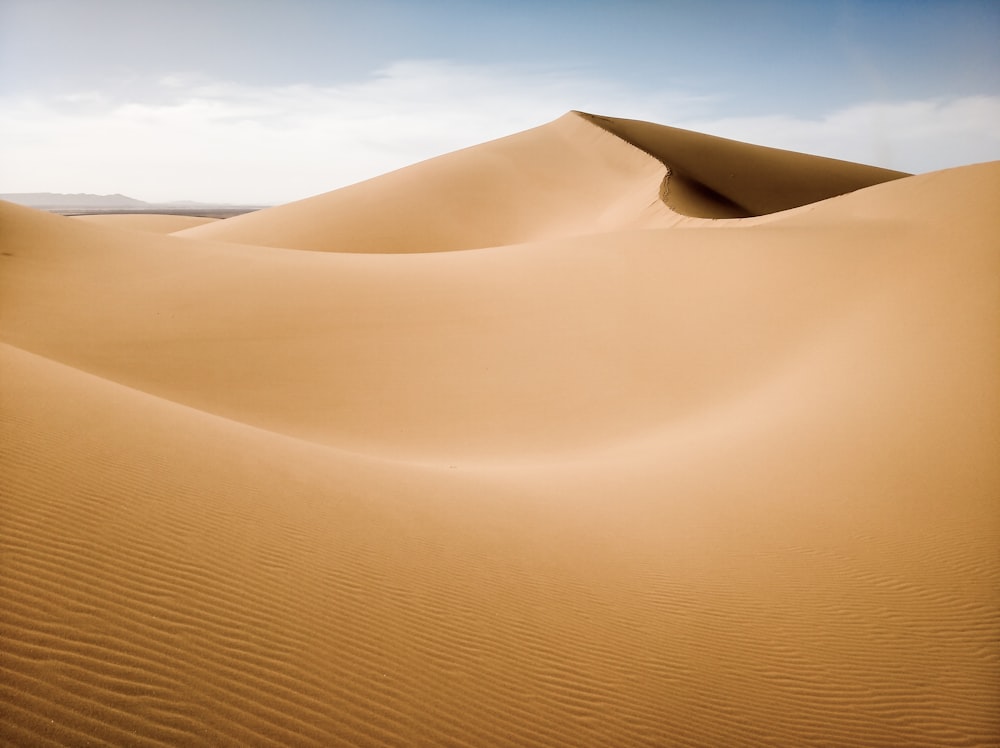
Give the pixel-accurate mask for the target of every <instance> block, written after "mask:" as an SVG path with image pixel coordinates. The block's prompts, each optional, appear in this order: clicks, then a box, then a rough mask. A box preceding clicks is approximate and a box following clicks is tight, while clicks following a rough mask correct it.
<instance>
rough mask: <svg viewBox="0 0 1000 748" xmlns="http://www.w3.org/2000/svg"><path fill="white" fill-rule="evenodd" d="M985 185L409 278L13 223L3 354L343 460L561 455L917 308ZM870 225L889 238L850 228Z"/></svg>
mask: <svg viewBox="0 0 1000 748" xmlns="http://www.w3.org/2000/svg"><path fill="white" fill-rule="evenodd" d="M995 170H996V167H995V166H984V167H978V168H969V169H966V170H957V171H953V172H943V173H939V174H933V175H926V176H921V177H914V178H911V179H910V180H905V181H903V182H896V183H890V184H886V185H883V186H880V187H876V188H872V189H870V190H868V191H866V192H864V193H856V194H854V195H849V196H845V197H843V198H839V199H838V200H834V201H831V202H829V203H825V204H822V205H817V206H815V207H814V209H813V212H812V213H810V214H809V217H808V219H807V220H808V221H812V222H814V223H817V222H819V223H822V224H823V231H822V232H817V231H812V230H811V229H809V228H808V226H804V227H803V226H800V225H794V222H793V221H792V218H793V217H792V216H790V217H789V222H790V223H789V224H788V225H786V223H783V222H780V221H779V222H777V223H771V224H768V225H762V226H748V227H746V228H728V229H725V236H723V235H721V234H720V233H719V231H722V230H723V229H718V230H714V231H713V230H707V229H706V230H698V229H655V230H652V229H648V230H642V231H634V230H633V231H626V232H610V233H601V234H596V235H592V236H587V237H577V238H574V239H557V240H550V241H548V242H536V243H532V244H528V245H523V246H518V247H505V248H495V249H490V250H483V251H479V252H474V253H463V254H460V255H454V256H447V255H443V254H440V253H428V254H420V255H413V256H410V257H405V258H404V257H399V258H395V259H393V258H385V257H382V256H379V255H376V254H372V255H358V254H318V253H308V252H289V251H286V250H277V249H273V250H272V249H261V248H252V247H237V246H226V245H221V244H214V245H213V244H209V243H194V242H192V241H184V240H182V239H180V238H175V237H151V239H150V241H148V242H146V243H144V244H143V245H142V246H141V247H137V246H136V243H135V238H134V235H133V234H132V232H116V231H111V230H101V229H98V228H96V227H92V226H88V227H86V228H87V231H86V232H83V231H82V228H83V227H76V226H73V225H67V223H68V222H67V221H65V220H63V219H60V218H58V217H53V216H47V215H42V214H37V213H34V212H32V211H28V210H26V209H20V208H16V207H9V208H8V209H7V214H6V216H5V223H6V224H7V226H8V229H7V230H8V232H9V234H10V236H11V237H12V239H14V241H15V242H16V241H18V237H19V236H23V237H24V238H23V239H22V240H21V242H22V243H23V244H24V245H25V249H23V250H22V252H23V253H24V256H23V257H22V256H15V257H13V258H9V260H8V266H9V271H8V272H7V273H6V274H5V278H4V284H5V286H7V287H6V288H4V289H3V293H4V299H5V300H4V302H3V308H4V309H6V310H9V311H7V314H8V316H9V317H10V322H8V324H7V325H6V330H5V337H6V339H8V340H10V341H11V342H14V343H15V344H17V345H20V346H22V347H25V348H27V349H30V350H33V351H36V352H39V353H41V354H43V355H46V356H50V357H53V358H57V359H58V360H61V361H65V362H67V363H71V364H72V365H74V366H79V367H81V368H83V369H85V370H87V371H92V372H94V373H98V374H100V375H102V376H106V377H109V378H111V379H114V380H115V381H119V382H122V383H124V384H128V385H129V386H133V387H137V388H139V389H142V390H145V391H148V392H153V393H156V394H160V395H163V396H166V397H169V398H170V399H173V400H177V401H180V402H184V403H187V404H190V405H192V406H195V407H199V408H203V409H205V410H208V411H211V412H214V413H218V414H220V415H225V416H227V417H231V418H235V419H237V420H241V421H246V422H248V423H253V424H255V425H259V426H264V427H266V428H269V429H273V430H277V431H281V432H282V433H288V434H294V435H297V436H301V437H304V438H308V439H312V440H316V441H321V442H324V443H330V444H336V445H340V446H344V447H349V448H352V449H363V450H374V451H377V452H381V451H386V450H387V451H389V452H390V453H392V452H394V451H395V450H397V449H399V450H402V451H403V452H405V453H406V454H414V455H416V454H424V453H430V454H436V453H438V452H441V453H444V454H445V455H450V454H465V455H470V454H474V455H480V456H483V457H490V456H494V457H495V456H496V455H498V454H506V453H508V452H512V451H514V452H522V453H528V454H533V453H537V452H538V451H539V450H541V451H552V450H560V449H565V448H569V447H570V446H580V445H584V444H592V443H600V442H602V441H605V440H615V439H619V438H621V437H622V436H623V435H628V434H632V433H636V432H640V431H643V430H646V429H649V428H655V427H658V426H660V425H662V424H664V423H669V422H672V421H673V420H676V419H678V418H682V417H685V416H687V415H689V414H690V413H692V412H697V411H698V410H700V409H703V408H707V407H712V406H713V404H716V403H719V402H721V401H723V400H725V399H727V398H734V397H738V396H740V395H741V394H745V393H746V392H747V391H749V390H752V388H754V387H757V386H759V385H760V383H761V382H762V381H766V380H767V378H768V377H770V376H774V375H775V374H776V373H777V372H779V371H781V370H782V369H783V368H785V367H788V366H791V365H793V364H794V363H795V362H796V361H797V356H799V355H801V353H802V352H803V350H805V349H808V348H811V347H815V346H818V345H820V344H822V342H823V341H824V340H826V339H827V338H828V337H830V336H836V335H838V334H844V333H845V331H849V330H850V329H853V328H852V326H853V325H856V324H867V322H865V321H864V319H865V318H864V316H863V314H864V310H865V309H866V308H867V306H868V305H870V304H872V303H874V301H873V300H874V299H878V298H884V297H887V296H889V297H891V296H895V295H902V296H905V295H906V294H909V293H912V291H911V290H910V284H911V283H912V282H913V281H912V277H913V274H914V273H915V272H918V271H920V272H925V273H927V274H928V277H934V274H935V273H937V272H939V269H940V265H941V264H942V263H950V262H953V258H951V257H950V256H948V255H944V254H942V253H941V251H940V247H941V246H942V244H943V243H946V242H949V241H950V239H949V237H950V236H952V235H953V234H954V231H955V230H956V229H955V227H954V226H953V223H952V221H951V220H950V219H949V218H946V216H949V215H951V213H952V212H953V211H955V210H964V211H968V210H970V209H972V208H973V207H975V206H979V207H980V208H981V210H980V216H981V217H971V218H969V219H967V221H966V223H976V222H979V223H984V222H985V223H987V224H988V223H989V222H990V221H991V220H992V219H991V218H989V215H990V213H989V207H988V206H989V205H990V204H992V203H991V201H992V199H993V198H994V197H995V195H994V194H992V193H991V192H989V191H987V190H982V189H981V188H980V187H978V186H975V187H970V186H969V185H970V184H978V183H979V182H987V183H988V182H989V181H990V176H991V175H992V174H994V173H995ZM949 183H951V184H949ZM921 186H923V189H921ZM901 188H902V193H903V195H904V199H902V200H900V199H896V198H895V193H897V192H900V191H901ZM942 192H943V193H945V194H943V195H942ZM862 208H863V209H864V210H866V211H870V212H874V213H875V214H877V215H879V216H880V217H881V220H863V219H861V218H858V219H852V218H851V215H852V213H854V212H856V211H858V210H861V209H862ZM914 211H915V215H914ZM230 220H232V219H230ZM967 230H968V231H969V232H970V233H972V234H977V233H978V234H980V235H983V236H985V235H986V233H987V230H988V227H987V226H986V225H982V226H977V227H974V228H969V229H967ZM915 231H916V232H920V233H921V234H922V235H921V236H919V237H918V236H913V233H914V232H915ZM29 237H32V239H29ZM70 237H78V238H77V239H76V241H75V242H74V241H73V240H72V239H71V238H70ZM31 241H33V242H34V244H33V245H31V244H30V243H29V242H31ZM74 243H75V244H77V245H78V246H74ZM991 248H992V247H991V246H990V245H986V246H984V247H983V248H982V251H983V252H986V255H985V256H986V257H987V258H988V257H990V256H991V254H990V251H989V250H990V249H991ZM970 251H971V250H970ZM17 254H18V255H20V254H21V253H17ZM29 258H37V259H38V260H41V259H43V258H44V263H40V262H35V263H31V262H29V261H28V260H29ZM98 302H99V303H98ZM901 308H902V307H901ZM124 309H127V310H128V313H123V310H124ZM918 311H919V310H918ZM906 314H907V315H910V314H911V313H910V312H909V311H907V313H906ZM859 315H860V316H859ZM907 318H908V317H904V322H905V320H906V319H907ZM859 320H860V321H859ZM905 324H909V322H905ZM387 423H392V428H391V429H388V430H387V429H386V424H387Z"/></svg>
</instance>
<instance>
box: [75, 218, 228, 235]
mask: <svg viewBox="0 0 1000 748" xmlns="http://www.w3.org/2000/svg"><path fill="white" fill-rule="evenodd" d="M73 218H74V219H75V220H77V221H84V222H86V223H95V224H97V225H98V226H113V227H115V228H120V229H133V230H134V231H150V232H152V233H154V234H172V233H173V232H175V231H181V230H183V229H190V228H193V227H195V226H202V225H204V224H206V223H213V222H214V221H217V220H219V219H217V218H203V217H201V216H175V215H165V214H158V213H98V214H95V215H86V216H73Z"/></svg>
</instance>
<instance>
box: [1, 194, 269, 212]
mask: <svg viewBox="0 0 1000 748" xmlns="http://www.w3.org/2000/svg"><path fill="white" fill-rule="evenodd" d="M0 200H6V201H8V202H11V203H17V204H18V205H26V206H27V207H29V208H37V209H38V210H48V211H53V212H58V213H65V212H73V211H86V212H93V211H99V212H116V211H123V212H140V211H142V212H145V211H156V210H166V211H168V212H173V211H178V210H192V209H213V208H214V209H222V208H234V209H235V208H240V207H244V208H245V207H250V206H236V205H232V204H225V203H199V202H193V201H190V200H176V201H173V202H168V203H147V202H146V201H144V200H136V199H135V198H134V197H128V196H127V195H118V194H115V195H91V194H86V193H79V194H74V195H68V194H65V193H59V192H8V193H0Z"/></svg>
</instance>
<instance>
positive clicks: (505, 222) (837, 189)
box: [0, 113, 1000, 746]
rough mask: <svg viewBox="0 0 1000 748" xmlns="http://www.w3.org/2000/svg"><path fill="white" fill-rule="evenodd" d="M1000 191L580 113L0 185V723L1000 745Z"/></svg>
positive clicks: (207, 739) (304, 738)
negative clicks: (361, 146) (110, 203)
mask: <svg viewBox="0 0 1000 748" xmlns="http://www.w3.org/2000/svg"><path fill="white" fill-rule="evenodd" d="M728 174H734V175H736V176H734V177H732V181H731V183H726V184H725V185H723V184H721V183H720V182H719V181H718V180H719V179H720V178H722V177H723V176H725V175H728ZM726 178H727V179H728V178H729V177H726ZM672 197H673V198H674V199H673V200H672ZM998 202H1000V163H993V164H982V165H977V166H970V167H963V168H959V169H952V170H947V171H941V172H935V173H931V174H925V175H919V176H905V175H900V174H897V173H894V172H886V171H884V170H878V169H874V168H872V167H865V166H860V165H853V164H843V163H842V162H834V161H830V160H828V159H818V158H816V157H811V156H805V155H800V154H788V153H785V152H775V151H772V150H769V149H762V148H759V147H757V146H750V145H745V144H738V143H733V142H732V141H721V140H720V139H713V138H709V137H708V136H702V135H697V134H693V133H685V132H684V131H677V130H673V129H671V128H663V127H660V126H657V125H652V124H649V123H637V122H632V121H628V120H610V119H608V118H598V117H594V116H591V115H581V114H578V113H570V114H569V115H566V116H565V117H563V118H561V119H559V120H557V121H555V122H553V123H550V124H549V125H545V126H543V127H540V128H536V129H534V130H530V131H527V132H525V133H520V134H518V135H514V136H511V137H510V138H506V139H502V140H499V141H494V142H491V143H487V144H484V145H482V146H477V147H474V148H471V149H466V150H464V151H458V152H456V153H453V154H449V155H448V156H443V157H440V158H438V159H432V160H430V161H427V162H423V163H422V164H417V165H415V166H412V167H409V168H407V169H403V170H401V171H399V172H394V173H392V174H388V175H385V176H383V177H379V178H376V179H373V180H369V181H367V182H364V183H361V184H359V185H354V186H352V187H347V188H344V189H343V190H338V191H335V192H332V193H327V194H325V195H320V196H317V197H315V198H311V199H309V200H304V201H300V202H297V203H292V204H289V205H286V206H280V207H276V208H271V209H266V210H261V211H258V212H256V213H252V214H246V215H243V216H238V217H235V218H230V219H225V220H222V221H213V222H210V223H205V224H203V225H199V226H195V227H191V228H184V227H183V226H180V229H179V230H178V229H173V232H174V233H169V232H167V231H166V229H171V228H172V226H173V225H178V224H169V222H166V221H165V222H157V221H153V222H150V223H148V224H140V223H138V222H131V221H130V222H124V221H114V220H99V221H91V220H86V221H85V220H80V219H70V218H63V217H59V216H53V215H49V214H45V213H41V212H38V211H34V210H31V209H28V208H23V207H20V206H16V205H12V204H9V203H0V416H2V417H0V428H2V429H3V436H2V439H3V445H4V449H3V450H0V489H2V492H0V493H2V496H3V499H2V501H3V503H2V507H0V508H2V514H0V516H2V519H0V537H2V546H0V547H2V549H3V555H2V556H0V559H2V560H0V563H2V574H0V594H2V597H3V600H4V601H5V603H4V606H3V608H2V611H3V612H2V614H0V645H2V646H0V653H2V656H0V673H2V677H0V689H2V694H3V697H2V709H3V713H2V716H3V719H2V720H0V740H3V741H6V742H7V743H10V744H13V745H87V744H117V745H317V746H326V745H337V744H345V745H413V744H417V745H469V746H480V745H546V746H547V745H565V746H580V745H649V746H664V745H688V746H720V745H740V746H776V745H780V746H811V745H815V746H820V745H873V746H939V745H956V746H969V745H995V744H997V741H998V736H1000V716H998V715H1000V681H998V679H997V672H998V664H1000V663H998V650H997V648H996V642H997V640H998V636H1000V607H998V603H1000V592H998V589H1000V588H998V584H1000V554H998V553H997V550H996V549H997V547H998V541H1000V505H998V499H1000V462H998V460H997V458H996V456H997V454H998V453H1000V389H998V388H997V387H996V383H997V381H998V380H1000V336H998V335H997V332H998V330H1000V252H998V244H997V237H998V236H1000V217H998V215H997V212H996V210H995V206H996V205H997V204H998ZM726 216H734V217H731V218H727V217H726ZM736 216H740V217H736ZM754 216H765V218H755V217H754ZM137 229H138V230H137ZM457 250H466V251H457Z"/></svg>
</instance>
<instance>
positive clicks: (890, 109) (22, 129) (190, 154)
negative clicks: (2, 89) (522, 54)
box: [0, 61, 1000, 203]
mask: <svg viewBox="0 0 1000 748" xmlns="http://www.w3.org/2000/svg"><path fill="white" fill-rule="evenodd" d="M137 84H142V85H137ZM723 104H724V102H723V101H722V100H721V99H719V98H717V97H709V96H700V95H692V94H690V93H687V92H672V91H659V92H655V91H654V92H650V91H640V90H638V89H634V88H628V87H623V86H621V85H620V84H618V83H615V82H613V81H610V80H606V79H600V78H596V79H595V78H594V77H593V76H589V75H587V74H585V73H584V72H573V71H570V72H558V73H553V72H542V71H537V70H532V69H528V68H516V67H513V68H512V67H504V68H498V67H474V66H461V65H456V64H452V63H447V62H434V61H409V62H399V63H396V64H394V65H392V66H390V67H388V68H385V69H383V70H381V71H378V72H376V73H375V74H373V75H372V76H370V77H369V78H367V79H365V80H362V81H359V82H357V83H353V84H351V85H343V86H336V87H319V86H313V85H305V84H303V85H294V86H284V87H253V86H246V85H236V84H230V83H226V82H220V81H213V80H208V79H205V78H200V77H197V76H185V75H173V76H169V77H165V78H162V79H160V80H157V81H152V82H146V83H144V84H143V82H142V81H136V80H129V81H126V82H124V83H122V85H121V86H120V87H119V88H118V89H117V93H116V89H115V88H114V87H113V86H112V87H109V88H108V89H106V90H102V91H74V92H69V93H67V94H65V95H62V96H58V97H56V96H50V97H48V98H41V97H19V98H13V97H10V98H7V99H6V100H2V101H0V164H2V165H3V167H2V170H0V192H35V191H37V192H95V193H111V192H122V193H125V194H129V195H131V196H133V197H138V198H141V199H145V200H153V201H158V200H173V199H192V200H205V201H226V202H246V203H272V202H284V201H288V200H292V199H296V198H300V197H305V196H308V195H312V194H317V193H320V192H324V191H327V190H330V189H334V188H336V187H339V186H343V185H345V184H349V183H351V182H355V181H358V180H360V179H364V178H367V177H370V176H374V175H376V174H379V173H383V172H385V171H389V170H391V169H395V168H399V167H401V166H405V165H407V164H410V163H413V162H415V161H419V160H421V159H424V158H428V157H430V156H434V155H437V154H439V153H445V152H448V151H452V150H455V149H457V148H462V147H465V146H469V145H474V144H476V143H479V142H482V141H485V140H489V139H492V138H496V137H500V136H503V135H507V134H510V133H514V132H517V131H519V130H523V129H526V128H529V127H533V126H535V125H539V124H543V123H545V122H547V121H549V120H551V119H554V118H555V117H558V116H559V115H561V114H563V113H564V112H566V111H567V110H569V109H583V110H585V111H593V112H598V113H605V114H613V115H617V116H623V117H635V118H640V119H649V120H653V121H657V122H662V123H664V124H672V125H676V126H679V127H688V128H690V129H697V130H701V131H703V132H712V133H716V134H719V135H724V136H726V137H733V138H736V139H740V140H748V141H751V142H758V143H763V144H766V145H774V146H777V147H782V148H790V149H793V150H802V151H807V152H812V153H821V154H824V155H831V156H835V157H838V158H846V159H850V160H858V161H864V162H868V163H880V164H882V165H886V166H893V167H895V168H900V169H904V170H908V171H920V170H927V169H932V168H941V167H944V166H951V165H956V164H959V163H969V162H972V161H981V160H987V159H990V158H997V157H998V156H1000V153H998V151H1000V147H998V140H1000V137H998V133H997V126H996V123H997V122H1000V116H998V113H1000V98H997V97H974V98H966V99H955V100H952V101H936V102H909V103H902V104H866V105H861V106H857V107H852V108H850V109H845V110H843V111H840V112H835V113H832V114H830V115H829V116H827V117H825V118H823V119H821V120H801V119H796V118H792V117H787V116H774V117H753V118H720V117H717V116H716V117H712V116H711V115H712V114H713V113H714V112H715V111H717V110H718V109H719V108H720V107H721V106H722V105H723Z"/></svg>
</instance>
